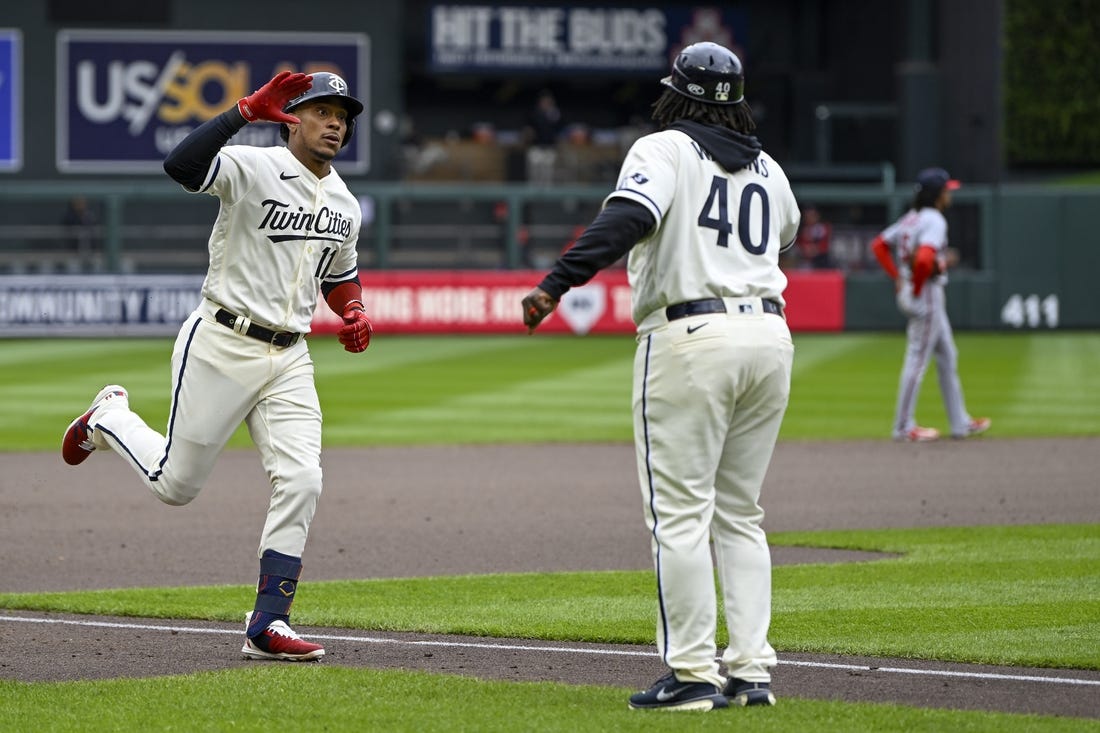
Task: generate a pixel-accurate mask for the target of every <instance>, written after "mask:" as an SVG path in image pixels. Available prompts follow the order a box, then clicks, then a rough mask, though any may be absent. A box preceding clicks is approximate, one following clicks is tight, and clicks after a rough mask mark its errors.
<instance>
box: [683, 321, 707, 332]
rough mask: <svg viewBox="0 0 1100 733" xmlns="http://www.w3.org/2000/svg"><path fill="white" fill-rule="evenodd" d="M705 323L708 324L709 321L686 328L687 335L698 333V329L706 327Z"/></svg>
mask: <svg viewBox="0 0 1100 733" xmlns="http://www.w3.org/2000/svg"><path fill="white" fill-rule="evenodd" d="M707 323H710V321H707V322H706V323H700V324H699V325H698V326H688V333H689V334H692V333H695V332H696V331H698V330H699V329H700V328H702V327H703V326H705V325H707Z"/></svg>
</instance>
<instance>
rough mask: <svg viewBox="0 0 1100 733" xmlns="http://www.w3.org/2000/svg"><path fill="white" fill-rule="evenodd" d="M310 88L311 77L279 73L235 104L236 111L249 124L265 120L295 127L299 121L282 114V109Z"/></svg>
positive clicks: (311, 83) (292, 116) (285, 72)
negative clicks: (238, 111) (239, 112)
mask: <svg viewBox="0 0 1100 733" xmlns="http://www.w3.org/2000/svg"><path fill="white" fill-rule="evenodd" d="M311 86H313V77H312V76H310V75H309V74H292V73H291V72H289V71H280V72H279V73H278V74H276V75H275V78H274V79H272V80H271V81H269V82H268V83H267V84H264V85H263V86H262V87H260V88H259V89H257V90H256V91H254V92H252V94H250V95H248V96H247V97H245V98H244V99H242V100H240V101H239V102H237V109H239V110H240V111H241V116H242V117H244V118H245V119H246V120H248V121H249V122H255V121H256V120H266V121H268V122H287V123H290V124H295V125H296V124H298V123H299V122H301V120H299V119H298V118H297V117H295V116H294V115H288V114H286V113H285V112H283V107H284V106H286V103H287V102H289V101H290V100H292V99H294V98H295V97H297V96H300V95H302V94H304V93H305V92H306V91H307V90H308V89H309V88H310V87H311Z"/></svg>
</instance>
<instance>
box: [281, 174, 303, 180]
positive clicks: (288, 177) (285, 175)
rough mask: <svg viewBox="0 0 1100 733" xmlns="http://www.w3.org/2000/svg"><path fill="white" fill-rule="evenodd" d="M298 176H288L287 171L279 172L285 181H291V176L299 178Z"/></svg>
mask: <svg viewBox="0 0 1100 733" xmlns="http://www.w3.org/2000/svg"><path fill="white" fill-rule="evenodd" d="M297 177H298V176H297V175H293V176H288V175H287V174H286V173H280V174H279V179H280V180H283V181H289V180H290V179H291V178H297Z"/></svg>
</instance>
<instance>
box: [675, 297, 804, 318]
mask: <svg viewBox="0 0 1100 733" xmlns="http://www.w3.org/2000/svg"><path fill="white" fill-rule="evenodd" d="M761 302H762V303H763V304H764V312H765V313H771V314H772V315H775V316H782V315H783V306H781V305H779V303H776V302H775V301H774V300H767V299H764V300H762V301H761ZM725 312H726V301H724V300H722V299H721V298H706V299H705V300H689V301H687V302H686V303H677V304H676V305H670V306H669V307H668V308H665V316H666V317H667V318H668V320H670V321H676V320H679V319H681V318H687V317H688V316H700V315H703V314H705V313H725ZM741 312H742V313H752V306H751V305H743V306H741Z"/></svg>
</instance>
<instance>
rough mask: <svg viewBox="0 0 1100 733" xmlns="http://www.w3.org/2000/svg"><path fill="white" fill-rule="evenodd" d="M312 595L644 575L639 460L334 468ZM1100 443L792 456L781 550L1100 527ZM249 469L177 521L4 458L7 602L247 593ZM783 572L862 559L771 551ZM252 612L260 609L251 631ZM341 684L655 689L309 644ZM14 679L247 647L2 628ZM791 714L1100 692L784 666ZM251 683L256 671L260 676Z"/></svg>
mask: <svg viewBox="0 0 1100 733" xmlns="http://www.w3.org/2000/svg"><path fill="white" fill-rule="evenodd" d="M324 464H325V494H324V496H323V497H322V499H321V504H320V508H319V510H318V514H317V517H316V519H315V521H314V524H313V528H312V531H311V537H310V544H309V546H308V547H307V549H306V556H305V558H304V562H305V573H304V576H303V582H309V581H311V580H328V579H340V578H369V577H378V578H380V577H407V576H425V575H445V574H457V573H486V572H527V571H562V570H610V569H626V570H631V569H648V568H649V567H650V559H649V549H648V538H647V535H646V533H645V531H644V529H643V526H642V512H641V503H640V499H639V496H638V489H637V486H636V484H635V479H634V466H633V450H632V448H631V447H630V446H626V445H596V446H593V445H544V446H485V447H472V446H462V447H437V448H371V449H362V450H351V449H333V450H328V451H326V454H325V458H324ZM1098 475H1100V440H1098V439H1072V440H995V439H975V440H970V441H964V442H953V441H944V442H940V443H932V444H922V445H900V444H894V443H889V442H853V443H802V442H798V443H793V442H787V443H781V444H780V445H779V447H778V449H777V451H776V455H775V459H774V461H773V463H772V469H771V471H770V473H769V475H768V480H767V482H766V485H765V491H764V499H763V500H762V503H763V505H764V507H765V510H766V511H767V513H768V515H767V519H766V521H765V527H766V529H767V530H769V531H772V532H776V531H785V530H814V529H842V528H874V527H916V526H939V525H949V526H965V525H988V524H1041V523H1078V522H1100V494H1098V492H1097V491H1096V485H1097V478H1096V477H1097V476H1098ZM265 483H266V482H265V480H264V477H263V474H262V472H261V470H260V466H259V459H258V457H257V456H256V454H255V453H254V452H252V451H232V452H228V453H226V454H225V455H224V456H223V457H222V458H221V461H220V462H219V465H218V467H217V468H216V469H215V472H214V475H213V477H212V479H211V481H210V483H209V484H208V486H207V488H206V489H205V490H204V492H203V493H202V494H201V495H200V496H199V498H198V499H197V500H196V501H195V502H193V503H192V504H191V505H190V506H188V507H183V508H176V507H168V506H165V505H162V504H160V503H159V502H158V501H157V500H155V499H154V498H153V497H152V496H151V495H150V494H148V493H147V492H146V491H145V489H143V488H142V487H141V486H140V483H139V482H138V481H137V479H136V478H135V477H134V476H133V475H131V473H130V471H129V469H128V468H127V467H126V466H125V465H124V464H123V463H122V461H120V460H118V459H117V458H115V457H113V456H110V455H106V456H104V455H98V454H97V455H95V456H92V458H91V459H90V460H89V461H88V462H87V463H86V464H84V465H83V466H80V467H79V468H72V467H69V466H66V465H64V464H63V463H62V462H61V461H60V459H59V458H58V457H57V456H55V455H54V454H34V455H15V454H0V557H3V558H4V571H3V576H2V577H3V587H4V589H5V590H6V591H9V592H22V591H50V590H71V589H91V588H118V587H137V586H157V585H209V584H222V583H228V584H250V583H252V582H254V580H255V573H256V568H257V561H256V544H255V543H256V542H257V540H258V537H259V533H260V528H261V526H262V523H263V519H264V511H265V507H266V494H267V489H266V487H265ZM773 557H774V560H775V562H776V563H777V564H782V563H795V562H807V561H813V562H823V561H835V562H843V561H852V560H860V559H864V557H865V556H864V555H862V554H861V553H845V552H829V551H813V550H795V549H788V548H781V547H777V548H774V551H773ZM245 610H247V609H242V615H243V612H244V611H245ZM299 630H300V631H303V632H304V633H305V634H306V635H307V636H309V637H310V638H317V639H324V640H326V641H325V642H324V643H325V646H326V649H327V651H328V655H327V656H326V658H325V662H324V663H325V664H340V665H347V666H369V667H378V668H386V667H402V668H410V669H425V670H430V671H440V672H451V673H457V674H469V675H476V676H481V677H487V678H499V679H509V680H554V681H563V682H571V683H593V684H608V685H620V686H623V687H628V688H639V689H640V688H641V687H644V686H647V685H648V684H649V683H650V682H652V681H653V679H655V678H656V676H657V675H658V674H659V673H660V672H661V671H662V669H661V665H660V662H659V660H658V659H657V658H656V655H655V653H654V651H653V650H652V649H651V648H649V647H633V646H616V645H611V646H608V645H591V644H574V643H563V644H549V643H532V642H529V641H523V640H500V639H464V638H457V637H437V636H428V635H421V634H418V635H410V634H382V633H373V632H363V631H356V630H347V629H321V628H308V629H305V628H300V629H299ZM0 640H2V641H3V643H4V644H5V645H6V648H7V649H9V650H12V652H13V653H10V654H7V655H5V659H3V660H0V678H6V679H19V680H69V679H90V678H103V677H116V676H149V675H162V674H176V673H183V672H191V671H197V670H205V669H224V668H232V667H237V666H240V665H243V664H249V663H250V662H247V661H244V660H242V659H241V658H240V655H239V653H238V651H239V649H240V644H241V641H242V639H241V634H240V630H239V629H238V628H237V627H235V626H232V625H227V624H217V623H208V622H195V621H186V620H180V621H174V622H164V621H149V620H141V619H114V618H112V619H104V618H98V617H82V616H80V617H78V616H63V615H56V614H39V613H27V612H15V611H3V610H0ZM779 652H780V666H779V667H778V668H777V669H776V671H775V677H774V687H775V689H776V693H777V695H779V696H780V697H806V698H818V699H844V700H876V701H884V702H898V703H904V704H910V705H919V706H930V707H931V706H935V707H951V708H960V709H983V710H1003V711H1010V712H1030V713H1041V714H1058V715H1069V716H1083V717H1093V718H1100V703H1098V702H1097V700H1098V699H1100V695H1098V694H1097V690H1098V687H1100V672H1095V671H1080V670H1051V669H1045V670H1034V669H1021V668H1004V667H1000V668H992V667H984V666H982V667H979V666H976V665H959V664H949V663H940V662H928V661H922V662H917V661H914V660H896V659H869V658H847V657H835V656H825V655H807V654H788V653H784V652H783V650H782V649H780V650H779ZM253 663H254V662H253Z"/></svg>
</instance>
